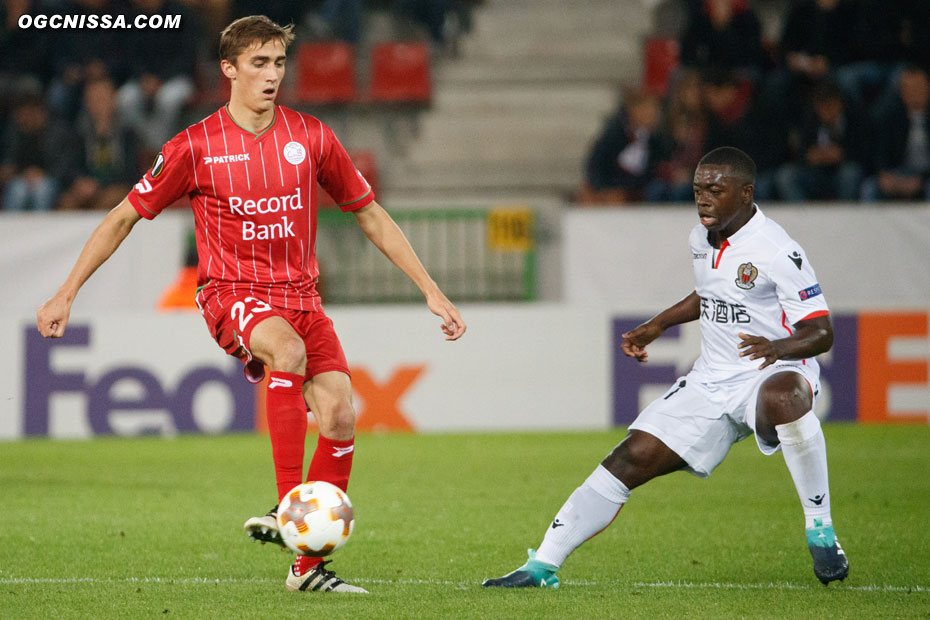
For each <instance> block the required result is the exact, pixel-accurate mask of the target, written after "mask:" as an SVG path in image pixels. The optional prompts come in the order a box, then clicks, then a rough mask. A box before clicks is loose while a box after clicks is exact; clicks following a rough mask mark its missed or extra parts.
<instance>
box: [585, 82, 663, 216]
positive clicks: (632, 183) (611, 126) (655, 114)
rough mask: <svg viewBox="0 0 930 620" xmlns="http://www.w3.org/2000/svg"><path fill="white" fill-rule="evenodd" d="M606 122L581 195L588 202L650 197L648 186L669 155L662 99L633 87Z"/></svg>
mask: <svg viewBox="0 0 930 620" xmlns="http://www.w3.org/2000/svg"><path fill="white" fill-rule="evenodd" d="M625 100H626V101H625V105H623V106H621V108H620V110H619V111H618V112H617V113H616V114H614V115H613V116H612V117H611V118H610V119H609V120H608V121H607V123H606V124H605V126H604V128H603V130H602V131H601V133H600V135H599V136H598V138H597V140H596V141H595V143H594V146H593V147H592V149H591V152H590V154H589V155H588V160H587V166H586V175H585V184H584V186H583V187H582V189H581V191H580V192H579V195H578V197H577V199H578V202H582V203H586V204H624V203H628V202H636V201H640V200H643V199H645V198H646V186H647V185H648V184H649V182H650V181H651V180H652V179H653V178H655V173H656V167H657V166H658V163H659V162H660V161H663V160H664V159H665V157H664V154H663V153H662V150H661V149H662V146H661V140H660V138H659V135H658V133H657V131H656V129H657V128H658V126H659V119H660V109H659V100H658V99H657V98H656V97H655V95H651V94H648V93H646V92H644V91H633V92H630V93H629V94H628V95H627V96H626V97H625Z"/></svg>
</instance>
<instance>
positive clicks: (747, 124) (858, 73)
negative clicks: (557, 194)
mask: <svg viewBox="0 0 930 620" xmlns="http://www.w3.org/2000/svg"><path fill="white" fill-rule="evenodd" d="M682 1H683V2H685V3H686V5H687V20H686V25H685V27H684V28H683V30H682V32H681V33H680V36H679V39H678V43H679V50H680V67H679V68H678V69H677V70H676V71H675V72H674V73H673V74H672V75H671V76H670V79H669V81H668V84H667V89H666V90H665V91H664V92H650V91H649V90H645V89H636V90H630V91H628V92H626V93H625V95H624V97H623V99H622V103H621V105H620V107H619V108H618V110H617V112H616V114H615V115H613V117H612V118H610V119H609V120H608V121H607V123H606V124H605V126H604V128H603V130H602V132H601V133H600V135H598V136H597V137H596V139H595V140H594V143H593V146H592V147H591V150H590V153H589V155H588V159H587V161H586V162H585V164H586V165H585V183H584V185H583V187H582V188H581V189H580V191H579V192H578V195H577V196H576V201H577V202H581V203H587V204H622V203H627V202H640V201H652V202H655V201H683V200H689V199H690V196H691V176H692V173H693V170H694V168H695V165H696V164H697V162H698V160H699V158H700V157H701V155H702V154H703V153H705V152H707V151H709V150H710V149H713V148H716V147H718V146H723V145H731V146H736V147H739V148H741V149H743V150H745V151H746V152H747V153H749V154H750V155H751V156H752V157H753V158H754V159H755V161H756V163H757V165H758V167H759V175H758V177H757V181H756V186H755V195H756V197H757V199H759V200H766V201H770V200H784V201H806V200H842V201H878V200H882V201H885V200H908V201H919V200H930V139H928V135H930V78H928V68H930V66H928V65H930V2H928V1H927V0H791V1H789V2H787V3H786V5H785V13H784V15H783V16H782V21H781V24H782V29H781V32H780V35H779V37H778V40H776V41H767V40H765V38H764V37H763V28H762V24H761V22H760V19H759V16H758V15H757V14H756V11H755V10H754V8H753V6H752V4H751V3H749V2H748V1H747V0H682Z"/></svg>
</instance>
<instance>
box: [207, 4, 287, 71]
mask: <svg viewBox="0 0 930 620" xmlns="http://www.w3.org/2000/svg"><path fill="white" fill-rule="evenodd" d="M272 39H278V40H279V41H281V45H283V46H284V49H287V46H288V45H290V44H291V43H292V42H293V41H294V24H289V25H287V26H280V25H278V24H276V23H274V22H273V21H271V20H270V19H268V18H267V17H265V16H264V15H249V16H248V17H240V18H239V19H237V20H236V21H234V22H233V23H231V24H229V25H228V26H226V28H224V29H223V32H221V33H220V60H228V61H229V62H231V63H232V64H236V59H237V58H238V57H239V54H241V53H242V52H243V51H245V50H246V49H248V48H249V47H250V46H251V45H252V44H254V43H255V42H256V41H257V42H258V45H259V46H262V45H264V44H265V43H267V42H268V41H271V40H272Z"/></svg>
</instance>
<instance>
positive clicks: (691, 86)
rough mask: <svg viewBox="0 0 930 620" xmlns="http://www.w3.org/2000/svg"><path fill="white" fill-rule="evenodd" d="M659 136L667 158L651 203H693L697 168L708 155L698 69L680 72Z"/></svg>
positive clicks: (650, 189)
mask: <svg viewBox="0 0 930 620" xmlns="http://www.w3.org/2000/svg"><path fill="white" fill-rule="evenodd" d="M659 136H660V139H661V141H662V143H663V147H662V152H663V153H665V154H666V158H665V159H664V160H663V161H661V162H659V165H658V168H657V177H656V178H655V179H654V180H653V181H651V182H650V183H649V185H648V187H647V190H646V194H647V196H646V198H647V199H648V200H649V201H650V202H659V201H674V202H683V201H688V200H691V198H692V195H693V190H692V180H693V178H694V169H695V168H696V167H697V164H698V162H699V161H700V159H701V157H702V156H703V155H704V153H705V152H706V149H705V146H704V145H705V143H706V141H707V110H706V108H705V105H704V95H703V84H702V83H701V74H700V73H699V72H698V71H696V70H694V69H685V70H683V71H681V72H679V73H678V75H677V76H676V77H675V79H674V80H673V82H672V86H671V90H670V92H669V96H668V100H667V102H666V106H665V112H664V115H663V119H662V124H661V127H660V129H659Z"/></svg>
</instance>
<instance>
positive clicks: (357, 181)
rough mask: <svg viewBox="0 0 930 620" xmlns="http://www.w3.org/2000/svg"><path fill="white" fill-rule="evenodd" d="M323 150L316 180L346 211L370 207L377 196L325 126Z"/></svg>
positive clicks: (331, 131) (323, 130)
mask: <svg viewBox="0 0 930 620" xmlns="http://www.w3.org/2000/svg"><path fill="white" fill-rule="evenodd" d="M321 140H322V147H321V149H320V163H319V165H318V166H317V181H319V183H320V186H321V187H322V188H323V189H325V190H326V192H327V193H328V194H329V195H330V196H332V198H333V200H334V201H336V204H337V205H339V208H340V209H342V210H343V211H344V212H349V211H356V210H358V209H361V208H362V207H364V206H365V205H368V204H371V202H372V201H374V199H375V193H374V191H373V190H372V189H371V185H369V184H368V181H366V180H365V177H363V176H362V173H361V172H359V171H358V169H356V167H355V164H353V163H352V159H351V158H350V157H349V154H348V153H346V150H345V149H344V148H343V147H342V144H340V143H339V140H338V139H337V138H336V134H334V133H333V130H332V129H330V128H329V127H327V126H326V125H322V136H321Z"/></svg>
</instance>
